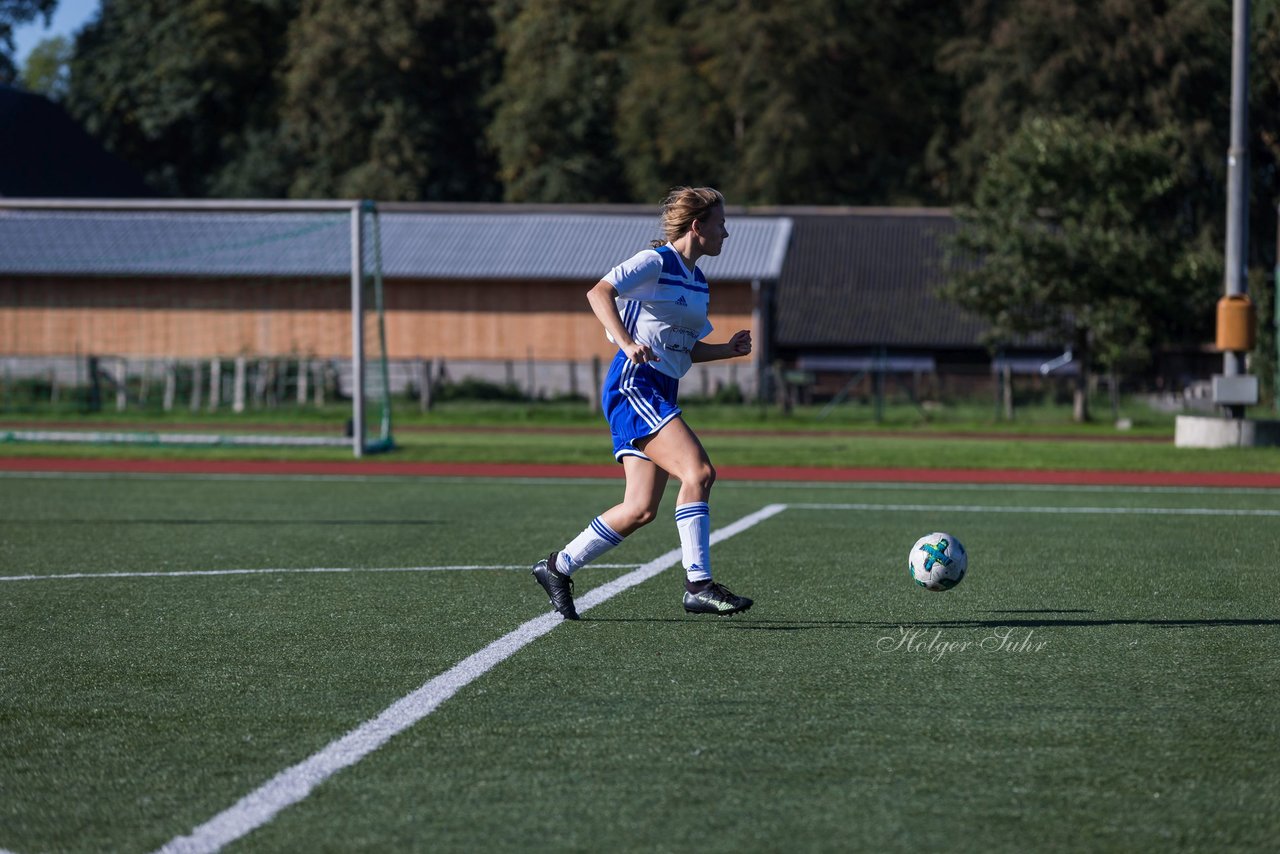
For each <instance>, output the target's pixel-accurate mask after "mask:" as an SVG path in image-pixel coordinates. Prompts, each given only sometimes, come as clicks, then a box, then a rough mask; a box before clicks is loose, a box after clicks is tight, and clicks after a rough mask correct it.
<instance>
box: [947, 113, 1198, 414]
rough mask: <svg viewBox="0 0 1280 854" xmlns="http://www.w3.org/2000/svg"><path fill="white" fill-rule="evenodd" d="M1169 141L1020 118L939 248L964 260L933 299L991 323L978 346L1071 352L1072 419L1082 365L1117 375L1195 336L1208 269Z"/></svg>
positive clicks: (1079, 398) (1082, 404)
mask: <svg viewBox="0 0 1280 854" xmlns="http://www.w3.org/2000/svg"><path fill="white" fill-rule="evenodd" d="M1180 145H1181V141H1180V139H1179V136H1178V134H1177V133H1176V132H1174V131H1173V130H1169V129H1166V130H1162V131H1156V132H1149V133H1142V134H1123V133H1118V132H1116V131H1115V130H1114V129H1112V128H1109V127H1107V126H1105V125H1099V124H1094V123H1090V122H1086V121H1084V120H1081V119H1061V118H1054V119H1031V120H1028V121H1026V122H1025V123H1024V124H1023V126H1022V127H1021V128H1020V129H1019V131H1018V132H1017V133H1016V134H1015V135H1014V136H1013V138H1012V139H1011V140H1010V141H1009V143H1008V144H1007V145H1006V146H1005V148H1004V149H1003V150H1002V151H1001V152H1000V153H999V154H998V155H996V156H994V157H992V158H991V159H990V160H988V162H987V164H986V168H985V169H984V171H983V174H982V178H981V179H980V181H979V183H978V188H977V193H976V195H975V198H974V203H973V205H972V207H967V208H961V209H960V210H958V212H957V214H958V218H959V221H960V225H961V228H960V230H959V231H958V232H957V235H956V238H955V241H954V245H953V249H954V251H955V252H956V254H957V255H959V256H961V257H962V258H964V259H965V260H966V261H968V262H970V263H966V264H962V265H960V266H961V268H962V269H963V272H961V273H958V274H956V275H955V277H954V278H953V279H952V281H951V282H950V283H949V284H948V285H947V287H946V288H945V294H946V295H947V296H948V297H949V298H951V299H952V300H954V301H955V302H957V303H958V304H959V305H961V306H963V307H964V308H967V309H969V310H971V311H973V312H975V313H976V314H978V315H980V316H981V317H983V318H985V319H986V320H987V321H988V322H989V323H990V324H991V330H990V339H991V341H992V342H1006V343H1007V342H1012V341H1015V340H1017V339H1021V338H1025V337H1028V336H1037V335H1039V336H1044V337H1046V338H1047V339H1049V340H1050V341H1053V342H1056V343H1059V344H1061V345H1064V346H1069V347H1071V348H1072V350H1073V353H1074V355H1075V357H1076V358H1077V359H1078V360H1079V361H1080V364H1081V365H1082V367H1083V370H1082V371H1081V375H1080V382H1079V384H1078V386H1077V388H1076V393H1075V407H1074V410H1075V411H1074V417H1075V419H1076V420H1078V421H1083V420H1087V419H1088V417H1089V415H1088V407H1087V397H1086V394H1085V391H1086V386H1085V379H1086V373H1087V371H1088V370H1090V369H1091V367H1092V365H1093V363H1094V362H1095V361H1096V362H1098V363H1100V364H1101V365H1102V366H1104V367H1105V368H1107V369H1108V370H1109V371H1111V372H1113V373H1117V374H1123V373H1125V372H1127V371H1129V370H1132V369H1134V368H1137V367H1140V366H1142V365H1144V364H1145V363H1146V362H1147V360H1148V359H1149V357H1150V352H1151V350H1152V348H1153V347H1156V346H1159V345H1163V344H1168V343H1174V342H1186V341H1187V340H1188V339H1190V340H1192V341H1201V340H1204V338H1205V337H1207V329H1206V326H1207V325H1208V324H1209V323H1210V322H1211V319H1212V316H1213V311H1212V307H1213V304H1214V301H1215V299H1216V296H1217V292H1218V290H1219V284H1218V283H1219V281H1220V274H1221V269H1222V266H1221V265H1222V262H1221V256H1220V254H1219V253H1218V251H1217V250H1216V249H1215V248H1214V247H1213V245H1212V244H1211V243H1209V242H1208V241H1207V239H1206V238H1207V235H1206V233H1205V232H1204V230H1203V229H1199V230H1198V226H1197V223H1196V222H1195V221H1194V217H1192V216H1191V215H1190V214H1189V213H1188V211H1187V208H1186V206H1185V205H1184V204H1183V199H1184V196H1185V193H1186V192H1187V185H1188V181H1189V180H1190V179H1191V176H1189V175H1188V174H1187V173H1186V172H1185V171H1183V169H1182V165H1183V164H1184V163H1185V157H1184V156H1183V153H1182V152H1181V151H1180V150H1179V147H1180Z"/></svg>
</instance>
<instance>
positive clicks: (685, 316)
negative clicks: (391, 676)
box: [533, 187, 752, 620]
mask: <svg viewBox="0 0 1280 854" xmlns="http://www.w3.org/2000/svg"><path fill="white" fill-rule="evenodd" d="M662 225H663V232H664V235H665V237H666V238H667V242H666V243H665V244H664V243H662V242H661V241H655V242H654V245H653V248H650V249H645V250H643V251H641V252H639V253H638V254H636V255H634V256H633V257H631V258H630V259H628V260H626V261H623V262H622V263H621V264H619V265H618V266H617V267H614V268H613V270H611V271H610V272H609V274H608V275H607V276H605V277H604V278H603V279H601V280H600V281H599V282H598V283H596V285H595V286H594V287H593V288H592V289H591V290H590V291H588V292H587V301H588V302H589V303H590V304H591V310H592V311H594V312H595V315H596V317H597V318H599V319H600V322H601V323H602V324H604V328H605V332H606V333H607V335H608V337H609V340H610V341H612V342H613V343H615V344H617V345H618V353H617V355H616V356H614V358H613V363H612V364H611V365H610V367H609V374H608V377H607V379H606V380H605V383H604V392H603V398H602V402H603V405H604V414H605V417H606V418H607V419H608V421H609V430H610V432H611V433H612V434H613V456H614V458H615V459H617V460H618V461H619V462H621V463H622V468H623V472H624V473H625V475H626V489H625V492H624V494H623V498H622V503H621V504H617V505H614V506H613V507H610V508H609V509H608V510H606V511H604V512H603V513H601V514H600V515H599V516H597V517H596V518H594V519H592V520H591V523H590V524H589V525H587V527H586V528H584V529H583V530H582V533H580V534H578V536H576V537H575V538H573V539H572V540H570V541H569V543H568V544H567V545H565V546H564V547H563V548H561V549H560V550H559V551H555V552H552V553H551V554H550V555H548V556H547V558H546V560H540V561H538V563H537V564H535V565H534V567H533V577H534V578H536V579H537V580H538V583H539V584H541V585H542V588H543V589H544V590H546V591H547V595H548V596H550V597H551V606H552V607H553V608H555V610H556V611H558V612H559V613H560V614H561V616H563V617H564V618H565V619H566V620H576V619H578V611H577V609H576V608H575V607H574V604H573V578H572V576H573V573H575V572H576V571H578V570H579V569H581V568H582V567H584V566H586V565H587V564H589V563H591V562H592V561H594V560H596V559H597V558H599V557H600V556H601V555H603V554H604V553H605V552H607V551H609V550H610V549H612V548H613V547H614V546H616V545H618V544H620V543H621V542H622V540H623V538H624V537H626V536H627V535H628V534H630V533H631V532H632V531H635V530H637V529H639V528H640V527H642V526H644V525H647V524H649V523H650V522H652V521H653V519H654V517H655V516H656V515H657V512H658V504H659V503H660V502H661V501H662V493H663V491H664V490H665V489H666V486H667V478H668V477H671V476H674V477H675V478H676V479H677V480H679V481H680V493H679V496H678V497H677V499H676V514H675V515H676V528H677V529H678V530H679V532H680V547H681V551H682V552H683V555H682V557H683V563H684V571H685V577H686V580H685V594H684V609H685V610H686V611H688V612H689V613H691V614H721V615H724V614H736V613H738V612H739V611H745V610H747V609H748V608H750V607H751V604H752V603H751V600H750V599H747V598H746V597H744V596H735V595H734V594H733V593H730V592H729V590H728V589H727V588H726V587H725V586H724V585H722V584H717V583H716V582H714V581H712V580H711V558H710V554H709V552H710V538H711V517H710V512H709V510H708V508H707V499H708V498H710V496H711V484H712V483H714V482H715V479H716V470H715V469H714V468H712V467H711V460H710V459H708V457H707V452H706V451H705V450H703V447H702V443H701V442H699V441H698V437H697V436H695V435H694V433H693V431H692V430H690V429H689V426H688V425H687V424H686V423H685V421H684V418H682V417H681V414H680V407H679V406H677V405H676V391H677V389H678V388H679V385H680V378H681V377H683V376H684V375H685V374H686V373H688V371H689V368H690V366H691V365H692V364H693V363H694V362H709V361H712V360H714V359H731V358H733V357H735V356H745V355H747V354H748V353H750V352H751V331H750V330H748V329H743V330H741V331H740V332H736V333H734V335H733V337H732V338H730V339H729V340H728V341H726V342H724V343H721V344H708V343H707V342H705V341H703V340H702V339H704V338H706V336H707V335H708V334H710V332H711V324H710V323H709V322H708V320H707V302H708V300H709V298H710V289H709V288H708V287H707V280H706V277H704V276H703V275H702V271H701V270H699V269H698V259H699V258H701V257H702V256H704V255H719V254H720V249H721V247H722V246H723V245H724V241H725V238H727V237H728V236H729V232H728V230H727V229H726V228H725V222H724V196H722V195H720V193H719V191H717V190H714V189H712V188H710V187H696V188H691V187H677V188H676V189H674V190H672V191H671V194H670V195H668V196H667V199H666V201H665V202H664V203H663V205H662Z"/></svg>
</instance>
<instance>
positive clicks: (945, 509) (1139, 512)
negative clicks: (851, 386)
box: [787, 503, 1280, 516]
mask: <svg viewBox="0 0 1280 854" xmlns="http://www.w3.org/2000/svg"><path fill="white" fill-rule="evenodd" d="M787 506H788V507H790V508H791V509H792V510H879V511H887V512H901V511H913V512H914V511H925V512H931V513H1048V514H1066V515H1075V514H1104V515H1108V516H1112V515H1128V516H1280V510H1250V509H1242V510H1229V509H1223V508H1218V507H1034V506H1027V507H1019V506H1017V505H1010V506H1000V505H993V506H986V507H984V506H982V505H977V504H803V503H796V504H788V505H787Z"/></svg>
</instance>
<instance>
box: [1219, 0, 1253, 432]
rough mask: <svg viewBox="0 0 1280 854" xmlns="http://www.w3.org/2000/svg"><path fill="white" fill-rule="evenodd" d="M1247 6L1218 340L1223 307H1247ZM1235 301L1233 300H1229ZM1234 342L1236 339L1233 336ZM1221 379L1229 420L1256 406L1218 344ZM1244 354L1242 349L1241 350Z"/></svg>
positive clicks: (1243, 4) (1246, 379)
mask: <svg viewBox="0 0 1280 854" xmlns="http://www.w3.org/2000/svg"><path fill="white" fill-rule="evenodd" d="M1248 136H1249V0H1233V3H1232V39H1231V145H1230V147H1229V148H1228V149H1227V243H1226V262H1227V263H1226V270H1225V274H1224V279H1225V288H1224V290H1225V292H1226V296H1225V297H1224V300H1223V303H1222V304H1220V308H1219V320H1218V322H1219V339H1220V341H1221V340H1224V338H1223V335H1224V333H1223V329H1222V326H1223V313H1222V309H1223V308H1224V307H1231V308H1236V307H1239V306H1241V305H1244V306H1246V307H1247V302H1246V300H1247V297H1246V296H1245V295H1246V293H1247V291H1248V241H1249V191H1248V186H1249V143H1248ZM1233 298H1235V299H1233ZM1235 337H1236V339H1238V338H1239V336H1235ZM1220 347H1221V349H1222V350H1223V353H1222V375H1221V376H1217V377H1214V382H1213V399H1214V402H1215V403H1218V404H1220V405H1222V406H1225V407H1226V409H1227V411H1228V413H1229V414H1230V416H1231V417H1232V418H1236V419H1239V418H1243V417H1244V408H1245V406H1246V405H1250V404H1256V403H1257V402H1258V385H1257V377H1251V376H1247V375H1244V371H1243V370H1242V368H1243V362H1244V352H1243V350H1242V349H1238V348H1240V347H1242V345H1240V344H1237V343H1232V344H1231V345H1230V346H1223V345H1221V344H1220ZM1244 349H1247V348H1244Z"/></svg>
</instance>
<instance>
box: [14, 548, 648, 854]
mask: <svg viewBox="0 0 1280 854" xmlns="http://www.w3.org/2000/svg"><path fill="white" fill-rule="evenodd" d="M592 566H593V567H598V568H600V569H634V568H635V566H636V564H634V563H593V564H592ZM528 569H529V566H528V565H526V564H520V565H518V566H514V565H507V564H503V565H493V566H461V565H459V566H385V567H351V566H334V567H310V568H302V569H285V568H279V569H187V570H173V571H171V572H161V571H154V572H143V571H139V572H67V573H63V574H61V575H0V582H3V581H70V580H76V579H93V578H186V577H191V576H204V575H287V574H296V573H350V574H355V573H360V572H478V571H485V570H498V571H503V572H512V571H516V570H524V571H528ZM0 854H4V852H3V851H0Z"/></svg>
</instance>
